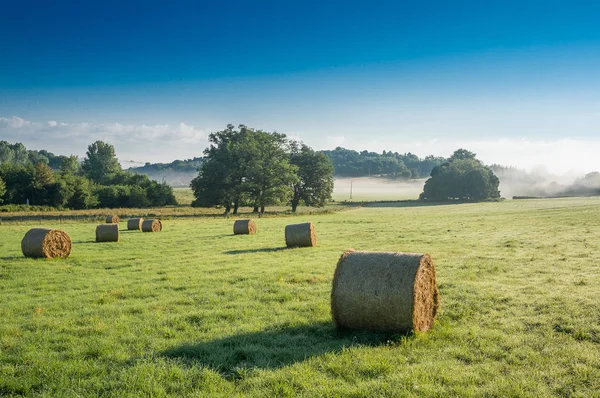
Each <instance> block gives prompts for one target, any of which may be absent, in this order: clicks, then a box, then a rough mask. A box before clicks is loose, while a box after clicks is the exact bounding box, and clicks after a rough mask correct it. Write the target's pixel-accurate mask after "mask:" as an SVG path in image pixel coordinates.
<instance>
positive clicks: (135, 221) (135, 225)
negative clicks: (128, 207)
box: [127, 218, 144, 231]
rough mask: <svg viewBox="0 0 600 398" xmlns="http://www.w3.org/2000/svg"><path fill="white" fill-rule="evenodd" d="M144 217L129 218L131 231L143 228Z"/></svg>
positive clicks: (128, 227) (128, 222) (128, 223)
mask: <svg viewBox="0 0 600 398" xmlns="http://www.w3.org/2000/svg"><path fill="white" fill-rule="evenodd" d="M143 222H144V219H143V218H130V219H129V220H127V229H128V230H130V231H138V230H140V229H142V223H143Z"/></svg>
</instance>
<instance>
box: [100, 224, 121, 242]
mask: <svg viewBox="0 0 600 398" xmlns="http://www.w3.org/2000/svg"><path fill="white" fill-rule="evenodd" d="M118 241H119V224H100V225H98V226H97V227H96V242H118Z"/></svg>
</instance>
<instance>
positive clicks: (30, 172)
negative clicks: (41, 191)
mask: <svg viewBox="0 0 600 398" xmlns="http://www.w3.org/2000/svg"><path fill="white" fill-rule="evenodd" d="M34 174H35V169H34V167H33V165H32V164H31V163H28V164H19V163H3V164H2V166H1V167H0V177H1V178H2V179H3V180H4V182H5V184H6V193H5V195H4V198H5V200H6V202H7V203H13V204H24V203H26V202H27V200H30V199H32V197H33V180H34Z"/></svg>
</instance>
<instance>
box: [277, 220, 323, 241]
mask: <svg viewBox="0 0 600 398" xmlns="http://www.w3.org/2000/svg"><path fill="white" fill-rule="evenodd" d="M285 244H286V246H287V247H312V246H316V245H317V235H315V227H314V225H313V223H311V222H307V223H302V224H290V225H287V226H286V227H285Z"/></svg>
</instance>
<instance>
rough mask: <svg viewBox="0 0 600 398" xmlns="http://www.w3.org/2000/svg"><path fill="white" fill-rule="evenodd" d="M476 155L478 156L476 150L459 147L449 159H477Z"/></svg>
mask: <svg viewBox="0 0 600 398" xmlns="http://www.w3.org/2000/svg"><path fill="white" fill-rule="evenodd" d="M475 156H477V154H475V153H474V152H471V151H467V150H466V149H463V148H460V149H457V150H456V151H454V153H453V154H452V156H450V159H449V160H450V161H453V160H465V159H475Z"/></svg>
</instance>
